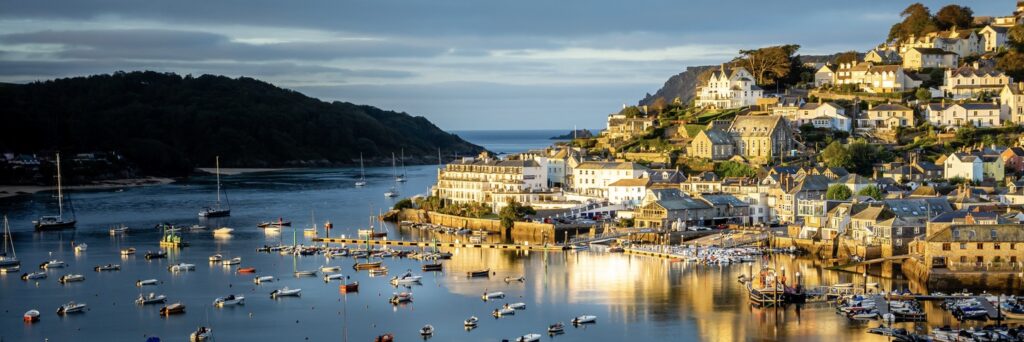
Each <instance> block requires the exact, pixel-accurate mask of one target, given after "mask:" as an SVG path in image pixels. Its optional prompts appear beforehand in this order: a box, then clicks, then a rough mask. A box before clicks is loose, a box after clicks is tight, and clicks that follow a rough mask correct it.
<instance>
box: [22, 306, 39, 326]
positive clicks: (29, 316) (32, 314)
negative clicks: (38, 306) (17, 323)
mask: <svg viewBox="0 0 1024 342" xmlns="http://www.w3.org/2000/svg"><path fill="white" fill-rule="evenodd" d="M21 317H22V320H23V321H25V322H27V323H35V322H39V310H35V309H33V310H28V311H25V314H24V315H22V316H21Z"/></svg>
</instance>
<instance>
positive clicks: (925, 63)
mask: <svg viewBox="0 0 1024 342" xmlns="http://www.w3.org/2000/svg"><path fill="white" fill-rule="evenodd" d="M958 58H959V57H958V55H957V54H956V53H954V52H950V51H946V50H943V49H939V48H921V47H916V48H911V49H909V50H907V52H906V53H904V54H903V67H904V68H906V69H910V70H921V69H924V68H955V67H956V64H957V60H958Z"/></svg>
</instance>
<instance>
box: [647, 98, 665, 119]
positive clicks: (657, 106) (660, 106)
mask: <svg viewBox="0 0 1024 342" xmlns="http://www.w3.org/2000/svg"><path fill="white" fill-rule="evenodd" d="M666 107H668V103H667V102H666V101H665V98H664V97H659V98H657V99H654V103H653V104H651V109H653V110H654V111H656V112H658V115H661V114H663V113H664V112H665V108H666Z"/></svg>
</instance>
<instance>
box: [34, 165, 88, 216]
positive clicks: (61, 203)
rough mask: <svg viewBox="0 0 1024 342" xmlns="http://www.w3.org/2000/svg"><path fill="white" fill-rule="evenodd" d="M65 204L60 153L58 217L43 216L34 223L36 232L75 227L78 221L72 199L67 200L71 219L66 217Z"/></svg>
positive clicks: (58, 166)
mask: <svg viewBox="0 0 1024 342" xmlns="http://www.w3.org/2000/svg"><path fill="white" fill-rule="evenodd" d="M64 202H65V201H64V190H63V182H62V178H61V174H60V153H57V215H56V216H42V217H40V218H39V219H38V220H35V221H32V224H34V225H35V227H36V231H49V230H61V229H68V228H74V227H75V223H76V222H77V221H76V220H75V208H74V206H72V205H71V198H70V197H69V198H68V200H67V202H68V208H69V209H70V211H71V217H64Z"/></svg>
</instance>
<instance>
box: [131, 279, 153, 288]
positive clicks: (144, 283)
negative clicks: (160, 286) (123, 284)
mask: <svg viewBox="0 0 1024 342" xmlns="http://www.w3.org/2000/svg"><path fill="white" fill-rule="evenodd" d="M157 283H158V282H157V280H156V279H146V280H137V281H135V286H138V287H143V286H151V285H156V284H157Z"/></svg>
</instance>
